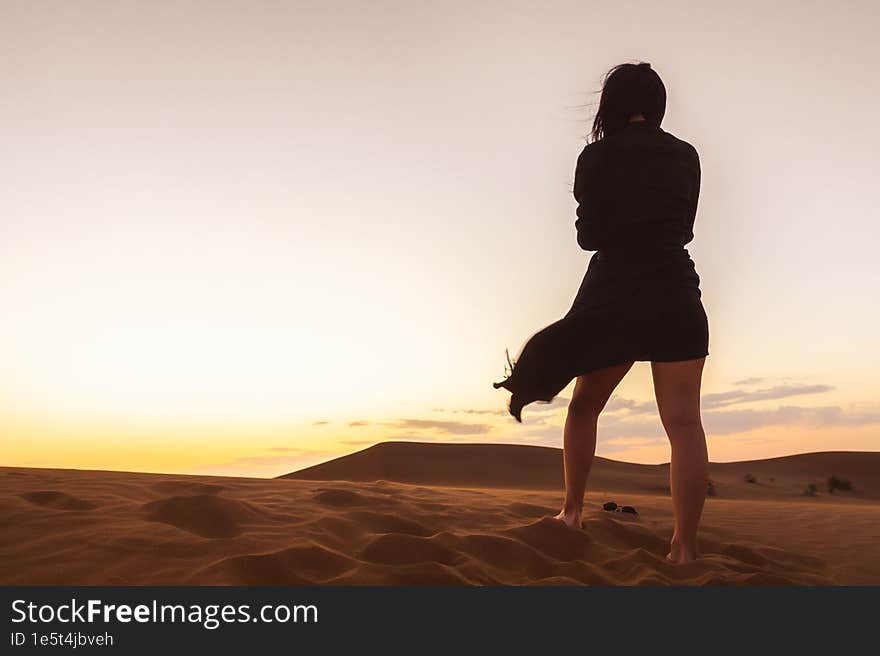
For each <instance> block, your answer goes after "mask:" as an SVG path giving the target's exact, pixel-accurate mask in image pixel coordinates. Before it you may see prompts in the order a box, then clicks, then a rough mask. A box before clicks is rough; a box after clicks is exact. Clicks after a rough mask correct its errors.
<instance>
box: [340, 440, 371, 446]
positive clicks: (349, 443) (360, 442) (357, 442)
mask: <svg viewBox="0 0 880 656" xmlns="http://www.w3.org/2000/svg"><path fill="white" fill-rule="evenodd" d="M339 443H340V444H345V445H346V446H363V445H364V444H375V443H376V440H340V442H339Z"/></svg>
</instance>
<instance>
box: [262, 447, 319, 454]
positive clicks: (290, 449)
mask: <svg viewBox="0 0 880 656" xmlns="http://www.w3.org/2000/svg"><path fill="white" fill-rule="evenodd" d="M269 451H281V452H283V453H309V451H307V450H305V449H298V448H296V447H292V446H270V447H269Z"/></svg>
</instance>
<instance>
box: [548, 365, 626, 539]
mask: <svg viewBox="0 0 880 656" xmlns="http://www.w3.org/2000/svg"><path fill="white" fill-rule="evenodd" d="M632 365H633V363H632V362H628V363H626V364H622V365H618V366H616V367H609V368H607V369H600V370H598V371H591V372H590V373H588V374H586V375H584V376H579V377H578V379H577V382H576V383H575V385H574V393H573V394H572V395H571V401H570V402H569V404H568V415H567V416H566V417H565V430H564V433H563V447H564V449H563V460H564V462H565V502H564V504H563V506H562V511H561V512H560V513H559V514H558V515H556V519H559V520H561V521H563V522H565V523H566V524H567V525H568V526H570V527H571V528H580V527H581V513H582V512H583V507H584V490H585V489H586V486H587V476H589V474H590V467H592V465H593V455H594V454H595V452H596V424H597V422H598V421H599V413H600V412H602V408H604V407H605V404H606V403H607V402H608V399H609V397H610V396H611V393H612V392H613V391H614V388H615V387H617V384H618V383H619V382H620V381H621V379H623V377H624V376H625V375H626V372H628V371H629V370H630V368H631V367H632Z"/></svg>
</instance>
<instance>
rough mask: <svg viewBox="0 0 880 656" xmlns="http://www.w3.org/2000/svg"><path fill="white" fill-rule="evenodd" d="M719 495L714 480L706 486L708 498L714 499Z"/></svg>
mask: <svg viewBox="0 0 880 656" xmlns="http://www.w3.org/2000/svg"><path fill="white" fill-rule="evenodd" d="M717 495H718V491H717V490H716V489H715V483H713V482H712V480H711V479H710V480H709V483H708V484H707V485H706V496H707V497H714V496H717Z"/></svg>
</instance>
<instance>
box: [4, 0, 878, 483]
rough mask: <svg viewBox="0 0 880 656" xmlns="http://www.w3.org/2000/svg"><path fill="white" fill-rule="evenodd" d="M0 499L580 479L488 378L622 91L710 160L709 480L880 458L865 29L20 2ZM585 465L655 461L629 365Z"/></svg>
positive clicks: (784, 14) (402, 9)
mask: <svg viewBox="0 0 880 656" xmlns="http://www.w3.org/2000/svg"><path fill="white" fill-rule="evenodd" d="M2 12H3V20H2V21H0V42H2V43H3V44H4V45H3V55H4V56H3V57H2V58H0V82H2V88H3V91H2V107H3V117H4V120H3V122H2V123H0V137H2V140H3V143H4V145H5V149H4V151H5V153H6V155H7V156H6V157H5V158H3V160H2V161H0V176H2V179H3V181H4V183H5V184H4V193H3V194H2V195H0V300H2V303H3V307H4V313H3V316H4V320H3V321H2V323H0V362H2V363H3V365H2V367H0V437H2V441H3V449H2V454H3V458H2V462H0V464H2V465H11V466H39V467H43V466H45V467H75V468H97V469H123V470H137V471H162V472H191V473H218V474H221V473H222V474H236V475H253V476H271V475H278V474H282V473H286V472H287V471H291V470H292V469H296V468H299V467H302V466H307V465H309V464H313V463H315V462H320V461H322V460H326V459H329V458H332V457H335V456H338V455H342V454H344V453H347V452H351V451H354V450H357V449H360V448H364V447H366V446H369V445H370V444H373V443H376V442H380V441H384V440H390V439H398V440H399V439H411V440H438V441H482V442H505V443H507V442H509V443H523V444H541V445H549V446H561V426H562V421H563V419H564V400H565V397H567V396H568V395H569V394H570V389H568V390H566V391H565V392H563V394H562V395H561V397H560V399H559V400H558V402H556V403H554V404H551V405H550V406H529V407H528V408H526V410H525V411H524V413H523V416H524V420H525V424H524V425H518V424H516V423H515V422H514V421H513V419H511V418H510V417H509V416H507V415H506V412H505V407H504V406H505V403H506V401H507V394H506V393H503V392H502V391H498V390H494V389H492V386H491V383H492V382H493V381H496V380H500V379H501V378H502V377H503V363H504V349H505V348H509V349H510V351H511V354H512V355H515V354H516V352H517V351H518V349H519V348H520V346H521V345H522V343H523V341H524V340H525V339H526V338H527V337H528V336H529V335H531V334H532V333H533V332H535V331H536V330H537V329H539V328H541V327H543V326H544V325H546V324H548V323H550V322H551V321H553V320H555V319H557V318H559V317H560V316H561V315H562V314H564V312H565V311H566V310H567V309H568V306H569V304H570V302H571V300H572V298H573V296H574V293H575V291H576V290H577V287H578V285H579V283H580V279H581V277H582V275H583V272H584V270H585V268H586V263H587V260H588V258H589V254H588V253H585V252H583V251H581V250H580V249H579V248H578V246H577V244H576V242H575V237H574V218H575V216H574V209H575V204H574V200H573V198H572V197H571V183H572V181H573V175H574V163H575V160H576V158H577V155H578V154H579V152H580V150H581V149H582V148H583V144H584V141H583V136H584V135H585V133H586V132H587V130H588V129H589V120H590V119H591V118H592V111H593V106H592V105H591V103H593V102H594V101H595V100H596V98H597V96H596V95H595V94H594V92H595V91H597V90H598V89H599V85H600V81H601V77H602V75H603V73H604V72H605V71H606V70H607V69H608V68H610V67H611V66H612V65H614V64H617V63H620V62H623V61H634V60H645V61H650V62H651V63H652V64H653V66H654V67H655V68H656V69H657V70H658V72H659V73H660V75H661V76H662V77H663V79H664V81H665V83H666V86H667V89H668V93H669V103H668V108H667V113H666V118H665V119H664V122H663V127H664V129H666V130H668V131H670V132H672V133H673V134H676V135H677V136H680V137H681V138H683V139H685V140H687V141H689V142H691V143H692V144H694V145H695V146H696V148H697V150H698V151H699V153H700V157H701V163H702V169H703V178H702V190H701V199H700V204H699V209H698V215H697V222H696V226H695V233H696V238H695V240H694V242H693V243H692V244H691V245H690V246H689V249H690V251H691V253H692V255H693V257H694V260H695V262H696V266H697V270H698V271H699V273H700V275H701V277H702V281H703V283H702V289H703V299H704V304H705V306H706V310H707V313H708V315H709V320H710V356H709V359H708V361H707V365H706V372H705V378H704V402H703V407H704V422H705V425H706V429H707V433H708V435H709V447H710V457H711V458H712V459H713V460H743V459H751V458H759V457H770V456H777V455H784V454H789V453H799V452H805V451H825V450H878V449H880V399H878V398H877V390H878V385H877V382H876V377H877V371H878V370H880V349H878V348H877V345H876V335H877V334H878V333H880V330H878V329H880V304H878V303H877V302H876V300H875V298H876V295H877V289H878V287H880V264H878V258H877V253H876V249H877V243H878V241H880V240H878V238H880V220H878V218H880V217H878V216H877V208H876V200H875V198H874V196H875V184H876V181H875V178H876V169H877V167H876V153H877V152H878V150H880V125H878V124H877V122H876V121H874V120H873V118H872V117H873V116H875V115H876V113H877V111H878V110H880V81H878V76H877V75H876V71H875V70H874V68H875V64H874V62H875V61H876V60H877V57H878V55H880V45H878V42H877V40H876V39H875V37H874V26H875V25H877V24H878V19H880V9H878V8H877V6H876V3H872V2H867V1H865V2H844V3H836V4H835V5H834V6H829V5H826V4H825V3H818V2H816V3H813V2H778V3H771V4H770V5H768V3H757V2H756V3H736V4H735V6H734V5H732V4H730V3H703V4H701V5H699V6H696V5H694V4H693V3H688V2H671V3H664V5H663V7H662V9H661V8H660V6H659V5H656V4H653V3H645V2H622V3H615V6H613V7H608V6H606V5H603V4H600V3H589V2H576V1H574V0H572V1H565V2H563V1H554V2H550V3H532V4H530V3H516V2H513V3H512V2H487V3H480V4H479V5H478V6H475V5H474V3H469V2H448V3H442V4H441V5H437V4H436V3H433V4H432V3H404V2H377V3H356V2H322V3H313V2H291V3H281V4H278V5H275V4H271V5H270V4H262V3H256V4H255V3H250V2H243V1H232V0H230V1H227V2H204V1H203V2H198V1H184V2H173V3H172V2H155V3H149V4H142V5H138V4H120V3H114V4H107V3H102V2H97V1H92V2H83V3H77V4H76V6H75V7H74V6H73V5H68V4H64V3H46V4H43V3H40V4H37V3H25V2H3V3H2ZM598 453H599V454H600V455H604V456H607V457H612V458H617V459H621V460H630V461H634V462H663V461H667V460H668V456H669V449H668V445H667V444H666V442H665V438H664V437H663V433H662V428H661V427H660V423H659V419H658V418H657V416H656V410H655V408H654V407H653V401H652V388H651V380H650V370H649V366H648V365H647V364H646V363H640V364H638V365H637V366H636V367H635V368H634V370H633V371H632V372H631V373H630V375H629V376H628V377H627V379H626V380H625V381H624V382H623V384H622V385H621V386H620V388H619V389H618V390H617V392H616V394H615V397H614V398H612V401H611V403H610V404H609V408H608V412H607V414H606V415H605V416H603V418H602V420H601V422H600V435H599V447H598Z"/></svg>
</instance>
